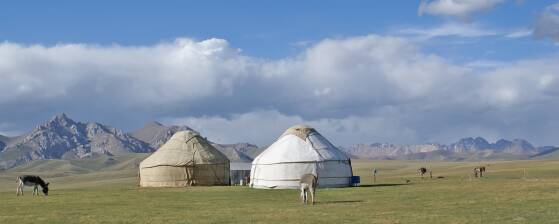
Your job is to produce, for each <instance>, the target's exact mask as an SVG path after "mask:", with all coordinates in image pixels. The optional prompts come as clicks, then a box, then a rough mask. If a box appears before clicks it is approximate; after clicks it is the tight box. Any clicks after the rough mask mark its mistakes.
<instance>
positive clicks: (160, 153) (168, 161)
mask: <svg viewBox="0 0 559 224" xmlns="http://www.w3.org/2000/svg"><path fill="white" fill-rule="evenodd" d="M229 166H230V164H229V159H227V157H226V156H225V155H224V154H223V153H221V152H220V151H219V150H217V149H216V148H215V147H214V146H212V145H211V144H210V143H209V142H208V141H207V140H206V139H205V138H203V137H201V136H200V135H199V134H198V133H196V132H193V131H180V132H177V133H175V134H174V135H173V136H172V137H171V138H170V139H169V141H167V142H166V143H165V144H164V145H163V146H161V148H159V149H158V150H157V151H155V152H154V153H153V154H152V155H150V156H149V157H148V158H146V159H145V160H144V161H142V162H141V163H140V186H142V187H186V186H196V185H200V186H211V185H229Z"/></svg>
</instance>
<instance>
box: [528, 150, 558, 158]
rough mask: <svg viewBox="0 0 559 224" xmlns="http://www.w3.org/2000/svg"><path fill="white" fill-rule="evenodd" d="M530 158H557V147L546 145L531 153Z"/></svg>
mask: <svg viewBox="0 0 559 224" xmlns="http://www.w3.org/2000/svg"><path fill="white" fill-rule="evenodd" d="M530 158H531V159H559V148H558V147H546V148H545V150H544V151H542V152H540V153H538V154H536V155H533V156H531V157H530Z"/></svg>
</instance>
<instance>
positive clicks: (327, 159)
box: [250, 125, 353, 189]
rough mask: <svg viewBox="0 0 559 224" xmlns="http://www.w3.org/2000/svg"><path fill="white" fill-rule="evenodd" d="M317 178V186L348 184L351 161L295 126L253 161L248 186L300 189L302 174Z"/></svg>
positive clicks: (310, 130)
mask: <svg viewBox="0 0 559 224" xmlns="http://www.w3.org/2000/svg"><path fill="white" fill-rule="evenodd" d="M306 173H312V174H315V175H317V176H318V187H347V186H350V185H351V177H352V176H353V172H352V170H351V160H350V159H349V157H348V156H347V155H346V154H345V153H344V152H342V151H340V150H339V149H338V148H336V147H335V146H334V145H332V143H330V142H329V141H328V140H327V139H326V138H324V137H323V136H322V135H320V133H318V132H317V131H316V130H315V129H314V128H312V127H309V126H305V125H296V126H293V127H291V128H289V129H287V130H286V131H285V132H284V133H283V135H281V137H280V138H279V139H278V140H277V141H276V142H274V143H273V144H272V145H270V146H269V147H268V148H267V149H266V150H264V151H263V152H262V153H261V154H260V155H258V156H257V157H256V158H255V159H254V161H253V162H252V168H251V172H250V177H251V178H250V179H251V183H250V186H251V187H254V188H276V189H285V188H299V179H300V178H301V176H302V175H303V174H306Z"/></svg>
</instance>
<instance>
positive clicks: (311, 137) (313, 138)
mask: <svg viewBox="0 0 559 224" xmlns="http://www.w3.org/2000/svg"><path fill="white" fill-rule="evenodd" d="M348 159H349V157H348V156H347V155H346V154H345V153H344V152H342V151H341V150H339V149H338V148H337V147H335V146H334V145H332V143H330V142H329V141H328V140H327V139H326V138H324V137H323V136H322V135H320V133H318V132H317V131H316V130H315V129H314V128H312V127H310V126H306V125H295V126H293V127H291V128H288V129H287V130H286V131H285V132H284V133H283V134H282V135H281V137H280V138H279V139H278V140H277V141H276V142H274V143H273V144H272V145H270V146H269V147H268V148H267V149H266V150H264V151H263V152H262V153H261V154H260V155H258V156H257V157H256V158H255V159H254V162H253V164H276V163H293V162H313V161H341V160H348Z"/></svg>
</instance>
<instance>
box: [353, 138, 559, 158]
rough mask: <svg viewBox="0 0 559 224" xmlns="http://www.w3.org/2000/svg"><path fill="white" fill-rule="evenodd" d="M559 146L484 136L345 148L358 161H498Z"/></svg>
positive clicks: (523, 156) (529, 156)
mask: <svg viewBox="0 0 559 224" xmlns="http://www.w3.org/2000/svg"><path fill="white" fill-rule="evenodd" d="M556 148H557V147H554V146H542V147H535V146H533V145H532V144H531V143H530V142H528V141H526V140H524V139H514V140H512V141H511V140H506V139H500V140H498V141H496V142H494V143H490V142H488V141H487V140H485V139H484V138H482V137H476V138H472V137H469V138H463V139H460V140H459V141H458V142H456V143H452V144H448V145H444V144H438V143H431V144H410V145H400V144H389V143H373V144H356V145H352V146H349V147H342V150H344V151H345V152H347V153H348V154H349V155H351V156H352V157H354V158H361V159H394V160H396V159H399V160H402V159H423V160H454V161H457V160H484V159H486V160H494V159H530V158H534V157H538V156H543V155H545V154H548V153H551V152H554V150H555V149H556Z"/></svg>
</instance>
